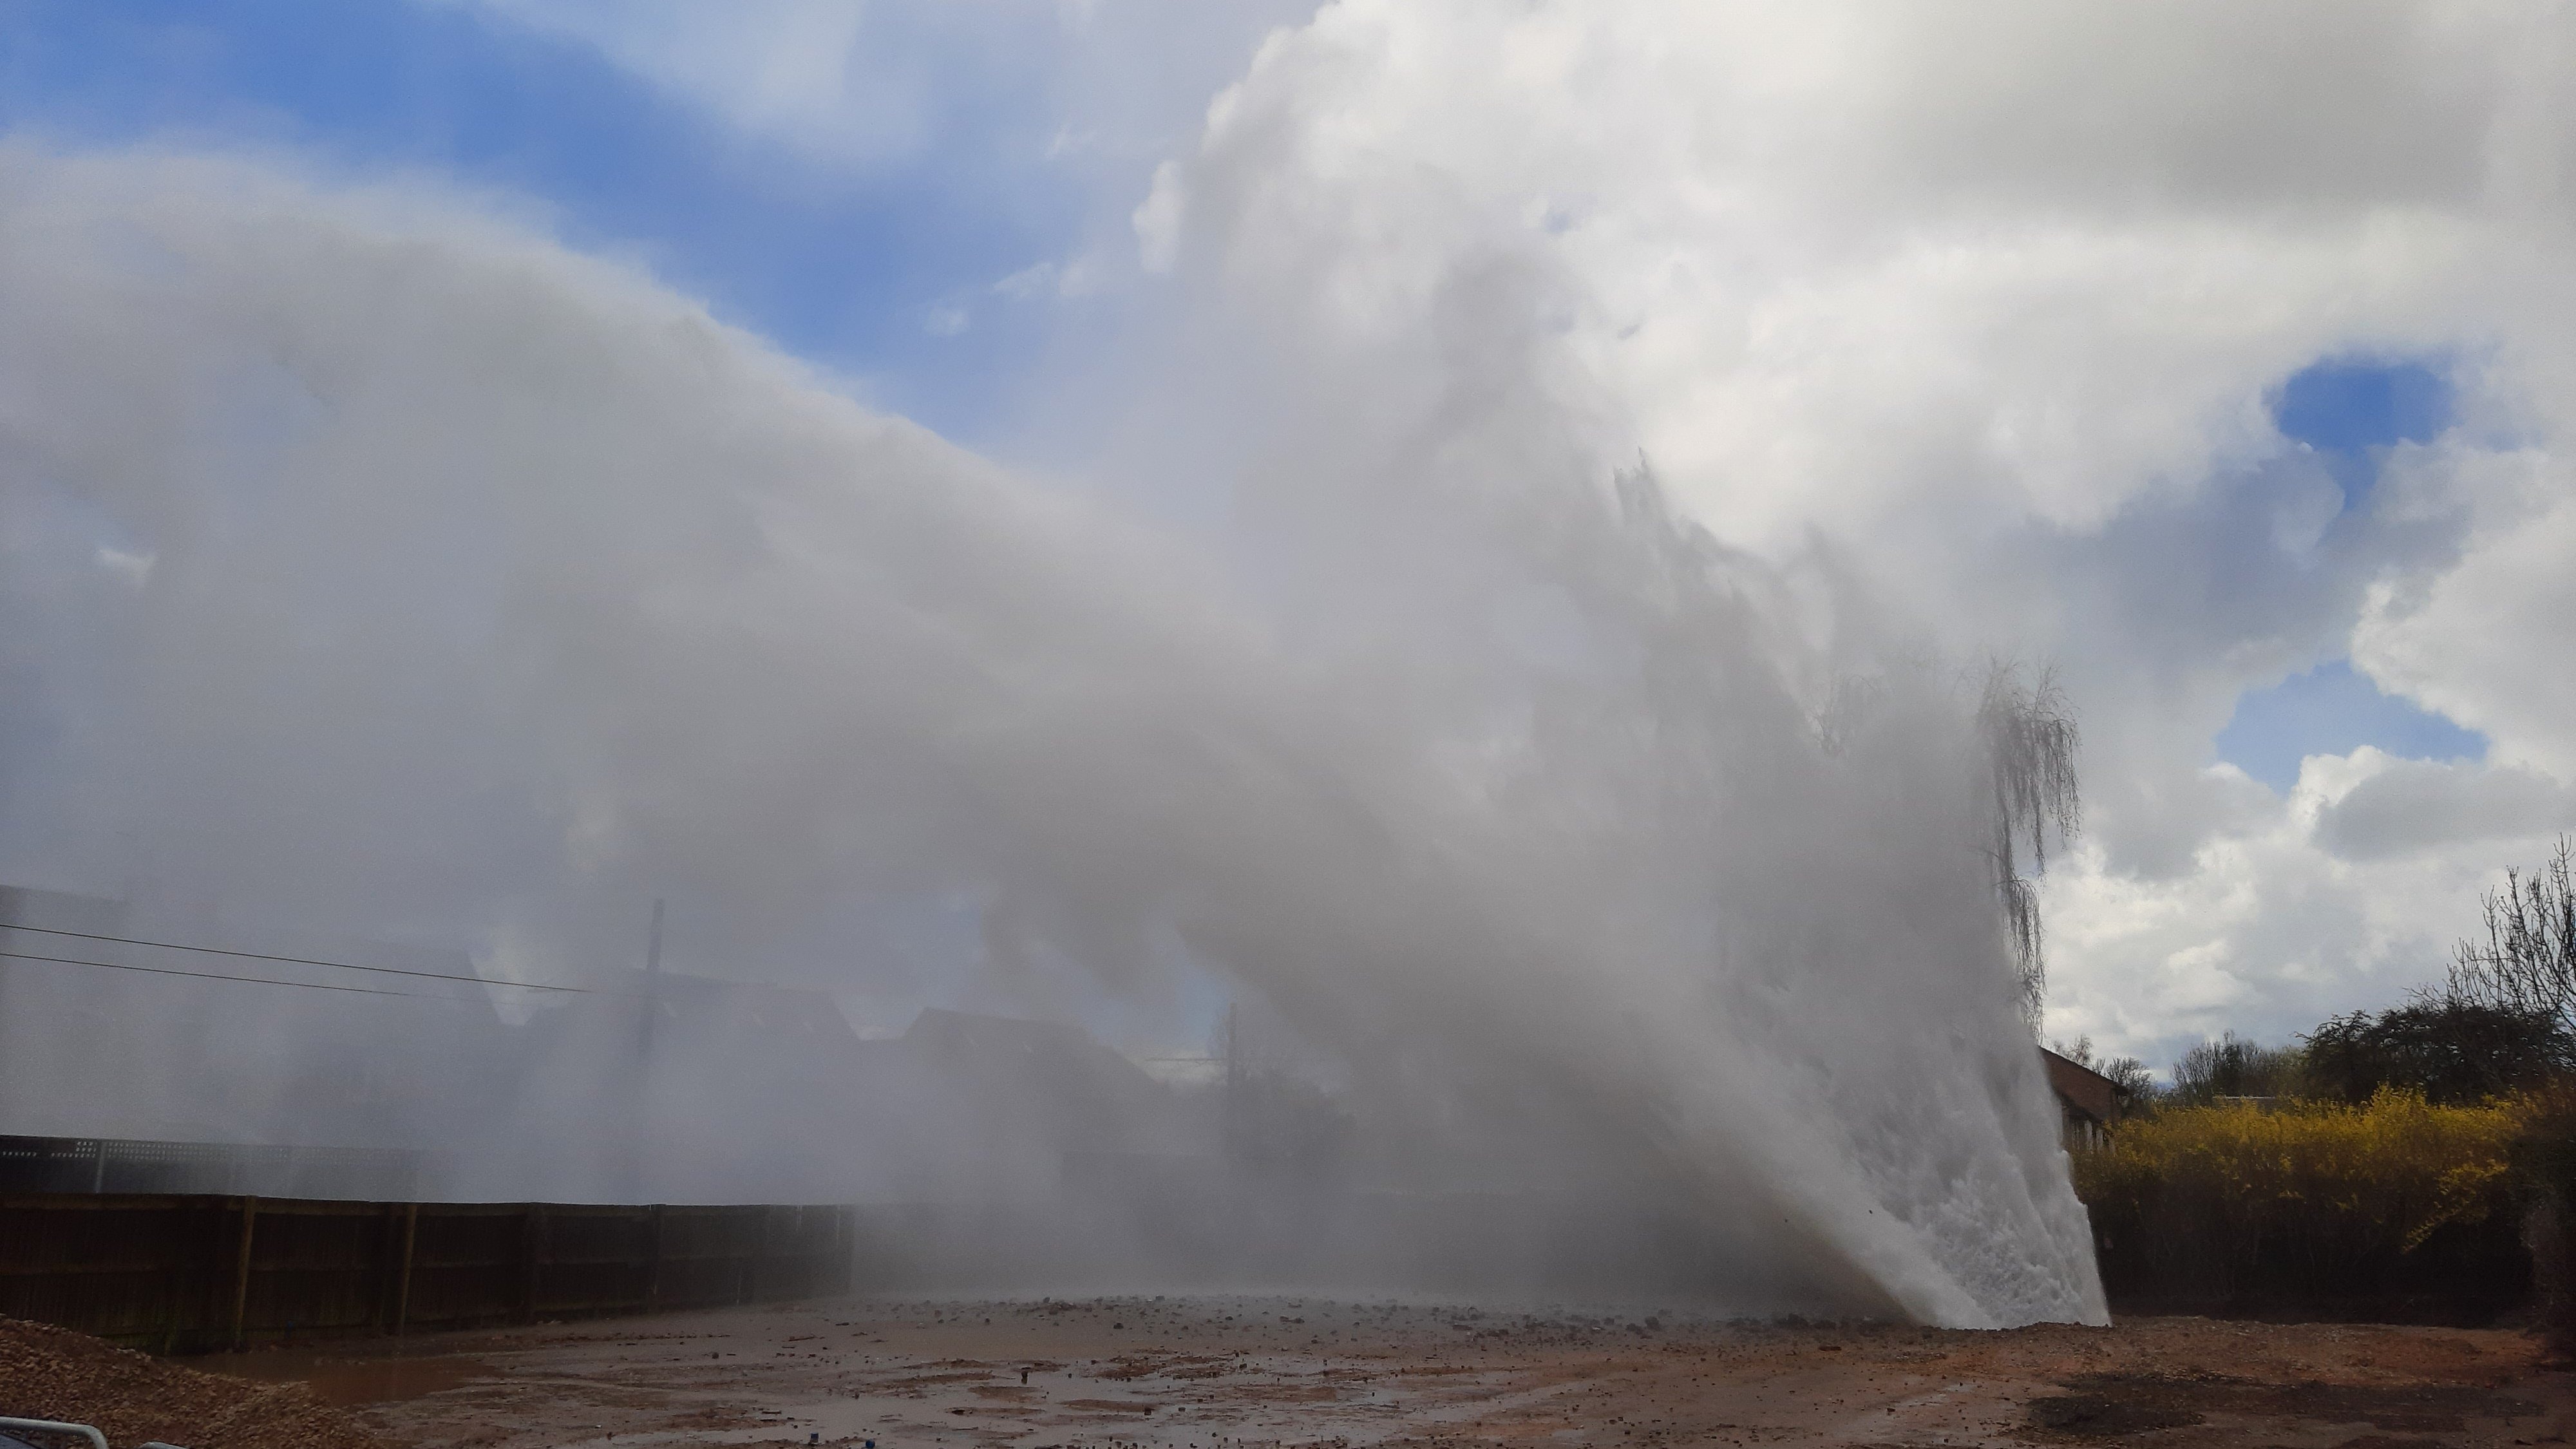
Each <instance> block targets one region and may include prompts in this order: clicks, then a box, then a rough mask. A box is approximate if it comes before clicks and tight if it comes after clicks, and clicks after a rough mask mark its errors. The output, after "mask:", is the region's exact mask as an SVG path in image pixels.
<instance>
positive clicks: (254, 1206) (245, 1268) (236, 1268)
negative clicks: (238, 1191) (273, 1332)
mask: <svg viewBox="0 0 2576 1449" xmlns="http://www.w3.org/2000/svg"><path fill="white" fill-rule="evenodd" d="M258 1225H259V1199H258V1198H255V1197H245V1198H243V1199H242V1230H241V1256H240V1260H239V1261H238V1262H236V1263H235V1264H234V1265H233V1350H234V1352H236V1353H238V1352H240V1351H241V1347H242V1343H243V1331H244V1321H245V1317H246V1315H247V1314H248V1313H249V1311H250V1239H251V1232H252V1230H253V1229H254V1228H256V1227H257V1226H258Z"/></svg>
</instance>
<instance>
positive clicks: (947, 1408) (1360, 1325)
mask: <svg viewBox="0 0 2576 1449" xmlns="http://www.w3.org/2000/svg"><path fill="white" fill-rule="evenodd" d="M2540 1359H2541V1355H2540V1353H2539V1350H2538V1348H2537V1346H2536V1345H2535V1344H2534V1343H2533V1342H2532V1341H2531V1340H2530V1339H2529V1338H2527V1337H2525V1336H2524V1335H2522V1334H2520V1333H2516V1332H2511V1331H2503V1330H2460V1329H2443V1328H2399V1327H2380V1326H2351V1325H2328V1324H2317V1325H2278V1324H2255V1323H2231V1322H2217V1321H2211V1320H2207V1319H2192V1318H2151V1319H2138V1320H2134V1321H2129V1322H2125V1323H2122V1324H2120V1325H2118V1326H2116V1327H2113V1328H2108V1329H2086V1328H2073V1327H2041V1328H2031V1329H2021V1330H2016V1331H2013V1332H2008V1333H1968V1332H1951V1331H1934V1330H1925V1329H1914V1328H1899V1327H1888V1326H1867V1325H1863V1326H1852V1325H1844V1326H1817V1325H1776V1324H1762V1325H1756V1324H1744V1323H1730V1322H1722V1321H1710V1320H1698V1319H1691V1318H1687V1317H1680V1316H1675V1315H1671V1314H1649V1313H1646V1312H1642V1311H1640V1312H1633V1313H1619V1314H1610V1313H1602V1312H1590V1313H1573V1312H1566V1311H1554V1312H1550V1311H1531V1312H1520V1311H1503V1310H1498V1309H1494V1308H1482V1309H1479V1308H1468V1307H1446V1306H1426V1305H1420V1304H1414V1305H1399V1304H1392V1303H1379V1304H1366V1303H1348V1302H1332V1301H1326V1300H1321V1299H1314V1298H1285V1297H1277V1298H1274V1297H1191V1298H1172V1299H1169V1300H1166V1299H1161V1298H1105V1299H1085V1300H1076V1301H1070V1302H1067V1301H1056V1300H973V1301H969V1300H934V1301H922V1300H914V1301H906V1302H894V1301H885V1300H871V1299H852V1300H843V1301H830V1302H818V1303H805V1304H795V1305H788V1306H781V1307H762V1308H743V1309H732V1310H723V1311H716V1312H708V1313H694V1314H681V1315H672V1316H667V1317H660V1318H652V1319H628V1320H622V1321H616V1322H598V1323H586V1324H573V1325H542V1326H539V1327H535V1328H530V1329H522V1330H516V1331H512V1332H507V1333H498V1334H483V1335H473V1336H450V1337H443V1338H420V1339H413V1340H410V1341H408V1342H407V1343H405V1344H403V1345H401V1346H400V1348H399V1349H398V1350H395V1349H392V1348H390V1347H389V1346H385V1345H376V1346H370V1347H368V1348H365V1349H357V1348H340V1349H335V1350H326V1351H324V1352H323V1353H322V1354H321V1355H314V1354H289V1353H273V1354H267V1355H253V1356H247V1357H244V1358H240V1359H233V1360H222V1359H215V1360H203V1361H200V1366H202V1367H207V1368H215V1369H221V1370H226V1371H233V1372H247V1373H251V1374H253V1375H255V1376H259V1377H265V1378H277V1379H295V1380H301V1381H304V1382H308V1383H310V1384H311V1385H312V1386H313V1388H314V1389H315V1391H316V1392H317V1393H319V1394H321V1395H322V1396H323V1397H324V1398H326V1399H328V1400H331V1401H334V1402H338V1403H343V1404H347V1405H350V1406H352V1407H353V1409H354V1410H355V1412H356V1413H357V1415H358V1417H359V1418H360V1419H361V1420H362V1421H364V1422H365V1423H367V1424H368V1425H370V1426H372V1427H374V1428H375V1429H377V1430H379V1431H381V1432H382V1433H384V1434H386V1435H387V1436H389V1437H391V1438H394V1439H397V1440H400V1441H403V1442H405V1443H409V1444H413V1445H417V1446H420V1449H522V1446H526V1449H536V1446H583V1449H591V1446H604V1445H609V1444H615V1445H619V1446H629V1449H646V1446H681V1445H716V1444H804V1443H808V1442H809V1436H810V1438H811V1439H817V1440H819V1442H822V1443H825V1444H834V1445H852V1446H858V1445H864V1444H865V1443H866V1442H867V1441H869V1440H874V1441H875V1442H876V1444H877V1445H879V1446H881V1449H919V1446H928V1445H942V1446H951V1449H972V1446H978V1445H991V1446H1013V1449H1048V1446H1068V1449H1070V1446H1112V1445H1119V1446H1123V1445H1138V1446H1184V1445H1187V1446H1198V1449H1220V1446H1226V1449H1231V1446H1235V1445H1271V1444H1279V1445H1302V1444H1328V1445H1331V1444H1338V1445H1374V1444H1511V1445H1521V1444H1530V1445H1537V1444H1550V1445H1553V1444H1609V1445H1623V1446H1647V1445H1683V1444H1689V1445H1754V1444H1760V1445H1779V1444H1819V1445H1824V1444H1851V1445H1895V1444H1905V1445H1935V1444H1954V1445H1955V1444H2004V1445H2034V1444H2037V1445H2049V1444H2055V1445H2077V1444H2103V1443H2108V1442H2111V1441H2114V1440H2116V1441H2118V1442H2120V1443H2123V1444H2138V1445H2151V1446H2168V1445H2169V1446H2175V1449H2182V1446H2215V1445H2247V1446H2280V1449H2437V1446H2452V1445H2482V1446H2483V1445H2511V1444H2541V1443H2555V1442H2560V1441H2562V1440H2563V1439H2564V1437H2565V1436H2566V1434H2567V1432H2568V1428H2569V1425H2570V1424H2571V1423H2576V1379H2571V1377H2570V1376H2569V1375H2568V1374H2566V1373H2563V1372H2560V1371H2557V1370H2553V1369H2550V1368H2547V1367H2544V1366H2543V1364H2542V1363H2541V1361H2540Z"/></svg>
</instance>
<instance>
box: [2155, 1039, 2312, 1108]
mask: <svg viewBox="0 0 2576 1449" xmlns="http://www.w3.org/2000/svg"><path fill="white" fill-rule="evenodd" d="M2305 1066H2306V1060H2305V1057H2304V1055H2303V1054H2302V1053H2301V1052H2300V1050H2299V1049H2298V1048H2297V1047H2267V1046H2258V1045H2256V1044H2255V1043H2253V1042H2250V1041H2247V1040H2246V1039H2244V1038H2243V1037H2241V1036H2238V1035H2237V1034H2236V1033H2234V1032H2232V1031H2231V1032H2228V1033H2227V1034H2226V1035H2224V1036H2222V1037H2220V1038H2219V1039H2218V1040H2216V1041H2205V1042H2202V1043H2201V1044H2200V1045H2198V1046H2196V1047H2193V1048H2192V1049H2191V1050H2189V1051H2187V1052H2184V1053H2183V1054H2182V1059H2181V1060H2180V1061H2177V1062H2175V1063H2174V1073H2173V1076H2174V1084H2173V1090H2172V1091H2171V1092H2170V1093H2168V1094H2167V1095H2168V1097H2169V1098H2170V1099H2171V1100H2172V1101H2173V1102H2174V1103H2176V1104H2177V1105H2180V1106H2186V1107H2205V1106H2208V1105H2209V1104H2210V1103H2212V1102H2216V1101H2219V1100H2221V1099H2223V1098H2227V1097H2292V1096H2298V1095H2301V1088H2302V1085H2303V1074H2304V1069H2305Z"/></svg>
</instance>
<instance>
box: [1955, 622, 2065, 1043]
mask: <svg viewBox="0 0 2576 1449" xmlns="http://www.w3.org/2000/svg"><path fill="white" fill-rule="evenodd" d="M1977 732H1978V734H1979V735H1980V736H1981V737H1982V738H1983V739H1984V741H1985V747H1986V775H1987V785H1988V787H1989V788H1990V789H1991V791H1992V792H1993V819H1992V821H1991V827H1992V829H1993V832H1994V833H1993V837H1992V842H1991V844H1990V845H1989V846H1988V850H1989V851H1990V852H1991V854H1992V855H1993V857H1994V866H1995V889H1996V892H1997V893H1998V894H1999V895H2000V896H2001V897H2002V898H2003V912H2004V924H2005V933H2006V935H2007V937H2008V938H2009V939H2010V940H2011V942H2012V949H2013V957H2014V962H2015V964H2016V965H2017V966H2018V967H2019V968H2020V970H2021V1009H2022V1014H2023V1015H2024V1016H2025V1017H2027V1018H2028V1019H2029V1021H2030V1024H2031V1029H2032V1030H2033V1031H2034V1032H2035V1031H2037V1030H2038V1027H2039V1011H2040V1003H2041V1001H2042V999H2043V998H2044V997H2045V996H2046V994H2047V989H2048V956H2047V951H2046V942H2045V940H2044V938H2043V934H2042V932H2041V929H2040V921H2039V890H2038V887H2037V886H2036V884H2034V881H2035V878H2036V877H2037V876H2038V875H2039V874H2040V872H2042V871H2044V870H2046V869H2048V847H2049V841H2050V839H2051V838H2052V837H2054V838H2055V839H2056V841H2057V842H2058V843H2059V845H2060V846H2061V847H2062V846H2063V845H2064V844H2065V843H2066V842H2067V841H2070V840H2072V839H2073V838H2074V837H2075V832H2076V831H2077V829H2079V828H2080V827H2081V826H2082V824H2083V818H2084V801H2083V795H2082V793H2081V792H2080V791H2079V789H2078V788H2077V785H2076V779H2075V745H2076V728H2075V713H2074V710H2073V709H2072V708H2071V707H2069V705H2068V704H2067V700H2066V694H2065V691H2063V690H2061V689H2059V688H2058V687H2057V679H2056V676H2055V674H2054V673H2053V672H2051V671H2049V670H2045V669H2043V670H2040V671H2039V672H2038V674H2037V676H2036V677H2035V678H2031V679H2027V680H2026V679H2025V678H2024V677H2023V675H2022V671H2021V670H2020V669H2019V668H2018V667H2016V666H2014V665H2010V664H2003V663H1996V664H1992V665H1989V666H1988V667H1987V670H1986V685H1985V691H1984V694H1983V696H1982V697H1981V698H1980V699H1979V700H1978V702H1977ZM2025 865H2026V866H2027V869H2026V870H2025Z"/></svg>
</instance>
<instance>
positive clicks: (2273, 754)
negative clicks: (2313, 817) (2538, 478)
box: [2214, 357, 2487, 791]
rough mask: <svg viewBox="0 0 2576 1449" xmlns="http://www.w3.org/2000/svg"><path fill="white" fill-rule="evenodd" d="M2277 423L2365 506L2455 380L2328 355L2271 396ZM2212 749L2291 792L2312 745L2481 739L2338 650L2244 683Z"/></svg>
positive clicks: (2391, 747) (2427, 748) (2398, 748)
mask: <svg viewBox="0 0 2576 1449" xmlns="http://www.w3.org/2000/svg"><path fill="white" fill-rule="evenodd" d="M2271 403H2272V419H2273V425H2274V426H2275V427H2278V428H2279V429H2280V430H2281V433H2282V435H2283V436H2285V437H2288V438H2290V439H2292V440H2293V441H2295V442H2299V443H2304V444H2306V445H2307V446H2308V447H2310V448H2313V449H2315V450H2316V451H2317V453H2318V454H2319V455H2321V456H2322V457H2323V458H2324V459H2325V461H2326V467H2327V470H2328V471H2329V472H2330V473H2332V474H2333V476H2334V478H2335V481H2336V483H2337V484H2338V485H2339V486H2340V487H2341V488H2342V489H2343V493H2344V507H2345V508H2346V509H2347V510H2354V509H2365V508H2368V507H2369V506H2370V503H2371V495H2372V491H2373V488H2374V486H2375V485H2376V483H2377V481H2378V478H2379V472H2380V469H2381V467H2382V466H2383V465H2384V462H2385V460H2386V457H2387V453H2388V449H2389V448H2390V447H2391V446H2393V445H2395V444H2398V443H2423V442H2429V441H2431V440H2432V439H2433V438H2435V437H2437V436H2439V435H2440V433H2441V432H2442V430H2443V429H2444V428H2446V427H2448V426H2449V425H2450V421H2451V388H2450V383H2449V381H2448V379H2447V377H2446V376H2445V375H2444V373H2443V372H2442V371H2440V370H2439V368H2438V367H2437V365H2436V364H2433V363H2429V362H2425V361H2418V360H2413V359H2404V360H2382V359H2373V358H2343V357H2335V358H2326V359H2323V360H2321V361H2319V362H2317V363H2315V364H2313V365H2311V366H2309V367H2307V368H2304V369H2302V370H2300V371H2299V372H2297V373H2295V374H2293V375H2292V376H2291V377H2290V378H2289V380H2288V381H2286V382H2284V383H2283V384H2282V385H2281V388H2280V390H2279V391H2278V393H2277V394H2276V395H2275V396H2274V397H2273V398H2272V399H2271ZM2214 743H2215V746H2216V750H2217V754H2218V758H2220V759H2222V760H2225V761H2227V762H2228V763H2230V764H2233V765H2235V766H2237V767H2238V768H2239V769H2242V770H2243V771H2244V772H2245V773H2246V774H2248V775H2251V776H2253V777H2254V778H2255V779H2257V780H2260V781H2262V782H2263V783H2264V784H2266V785H2269V786H2271V787H2272V788H2273V789H2275V790H2279V791H2287V790H2288V789H2289V788H2290V786H2292V785H2293V784H2296V783H2297V782H2298V778H2299V761H2300V760H2301V759H2302V758H2304V757H2306V756H2308V755H2318V754H2332V755H2341V754H2348V753H2350V752H2351V751H2353V750H2355V749H2358V748H2359V747H2361V746H2363V745H2374V746H2377V747H2378V748H2379V749H2382V750H2385V751H2387V752H2388V753H2389V754H2392V755H2397V756H2400V757H2403V758H2408V759H2426V760H2458V759H2468V760H2474V759H2480V758H2483V757H2484V756H2485V754H2486V748H2487V742H2486V740H2485V739H2484V738H2483V737H2482V736H2480V735H2478V734H2477V733H2476V732H2475V731H2472V730H2465V729H2462V728H2460V726H2458V725H2457V724H2454V723H2453V722H2451V721H2450V720H2447V719H2444V718H2443V717H2441V716H2440V715H2437V714H2432V713H2429V712H2427V711H2425V710H2422V709H2419V708H2417V707H2416V706H2415V705H2413V704H2411V703H2409V702H2407V701H2406V700H2403V699H2398V698H2394V697H2392V696H2390V695H2388V694H2387V693H2385V692H2383V691H2382V690H2381V689H2380V688H2379V687H2378V686H2377V685H2375V684H2373V683H2372V682H2371V681H2370V680H2369V679H2368V678H2366V677H2364V676H2363V675H2360V674H2357V673H2355V672H2354V671H2353V668H2352V663H2351V661H2350V660H2349V659H2333V660H2329V661H2327V662H2325V663H2323V664H2319V665H2317V666H2316V667H2315V668H2312V669H2309V670H2306V671H2304V672H2301V673H2298V674H2293V675H2291V676H2290V677H2289V678H2287V679H2284V680H2282V681H2281V682H2280V683H2278V684H2275V685H2272V686H2270V687H2269V688H2265V689H2256V690H2249V691H2248V692H2247V693H2246V694H2245V696H2244V697H2243V698H2242V699H2240V700H2238V701H2237V705H2236V713H2235V716H2234V717H2233V718H2232V719H2230V720H2229V721H2228V722H2227V726H2226V728H2224V729H2222V730H2220V731H2219V732H2218V737H2217V739H2216V741H2215V742H2214Z"/></svg>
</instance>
